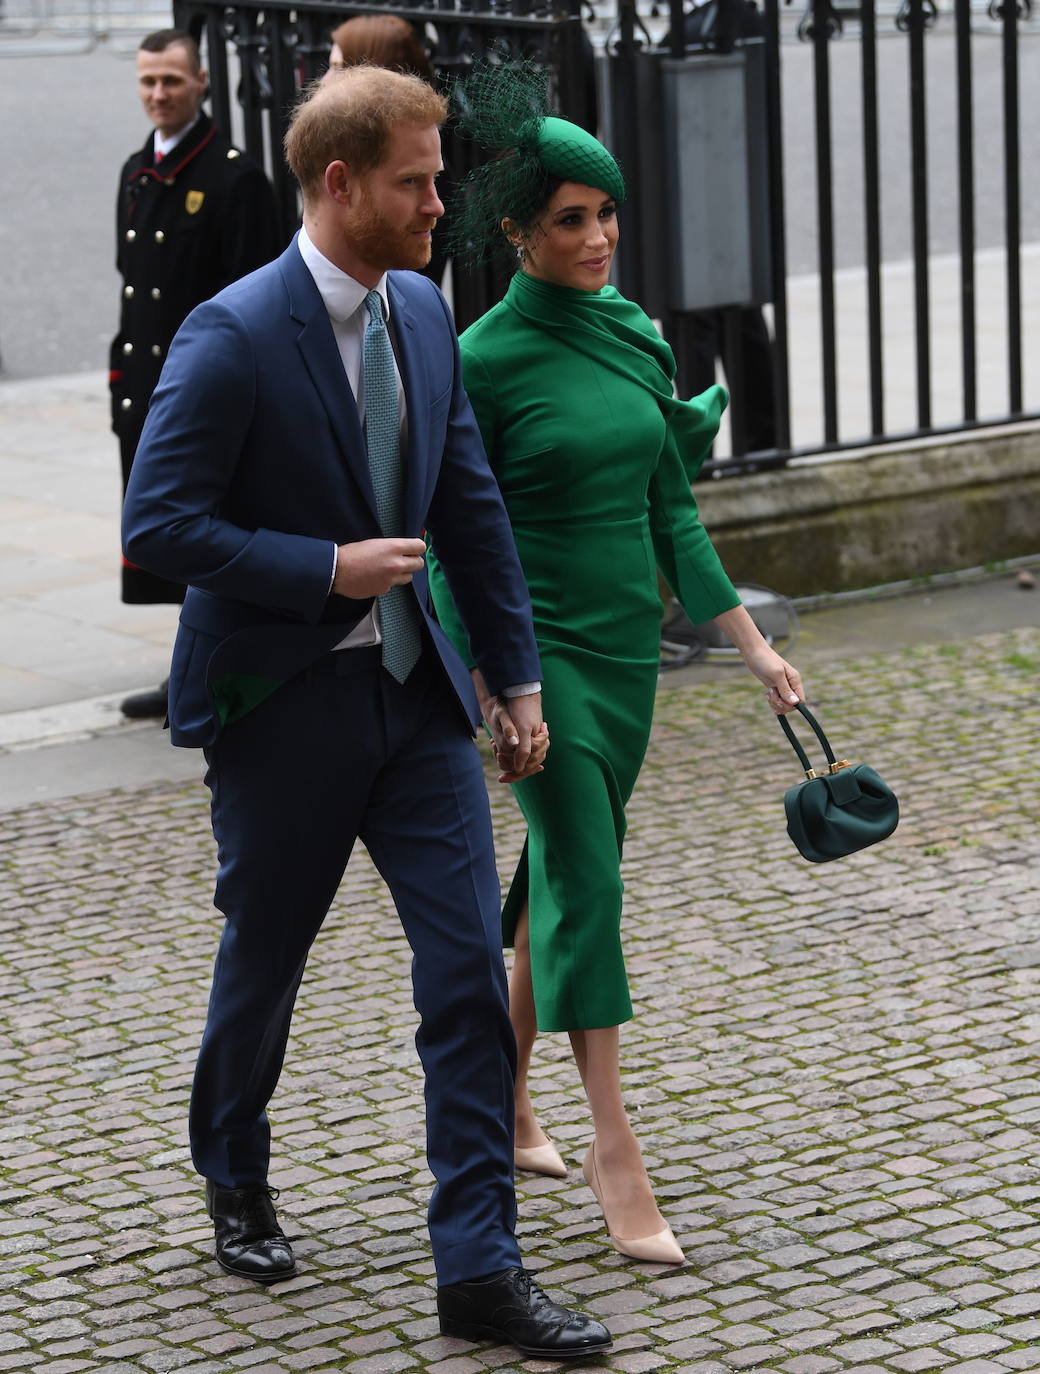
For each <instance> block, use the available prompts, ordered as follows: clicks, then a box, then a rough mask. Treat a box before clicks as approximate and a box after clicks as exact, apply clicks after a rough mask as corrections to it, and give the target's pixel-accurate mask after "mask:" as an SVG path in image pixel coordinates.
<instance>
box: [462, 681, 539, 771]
mask: <svg viewBox="0 0 1040 1374" xmlns="http://www.w3.org/2000/svg"><path fill="white" fill-rule="evenodd" d="M473 685H474V687H475V688H476V689H477V700H478V702H479V703H480V714H481V715H482V716H483V717H484V724H485V725H486V726H487V728H488V731H489V733H490V735H491V748H492V749H493V750H494V754H495V762H496V763H497V764H498V766H499V768H501V770H502V771H501V773H499V775H498V780H499V782H510V783H512V782H522V781H523V779H524V778H530V777H533V776H534V774H535V773H540V772H542V769H543V766H544V760H545V755H546V752H547V751H548V748H549V727H548V725H546V723H545V721H544V720H543V719H542V694H541V692H530V693H528V694H527V695H526V696H522V697H503V696H492V695H491V694H490V693H489V692H488V690H487V685H486V684H485V682H484V679H483V677H482V676H481V673H480V670H479V669H478V668H474V669H473Z"/></svg>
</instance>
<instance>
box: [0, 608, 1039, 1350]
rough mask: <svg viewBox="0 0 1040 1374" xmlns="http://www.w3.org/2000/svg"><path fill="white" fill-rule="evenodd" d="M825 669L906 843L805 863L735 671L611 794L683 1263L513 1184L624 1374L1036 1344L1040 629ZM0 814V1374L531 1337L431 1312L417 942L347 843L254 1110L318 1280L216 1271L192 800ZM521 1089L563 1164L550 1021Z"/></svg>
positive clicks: (751, 699)
mask: <svg viewBox="0 0 1040 1374" xmlns="http://www.w3.org/2000/svg"><path fill="white" fill-rule="evenodd" d="M814 678H815V680H814V682H813V683H812V684H811V687H812V689H813V700H814V702H815V704H816V705H817V706H818V707H819V709H820V713H821V715H822V718H823V721H824V723H825V724H826V725H827V726H828V727H830V730H831V733H832V736H833V737H834V741H835V744H836V745H838V746H839V747H840V748H841V749H842V750H843V751H846V752H851V753H853V756H854V757H856V758H859V759H863V760H867V761H869V762H871V763H872V764H874V765H875V766H876V767H877V768H878V769H879V771H881V772H882V773H883V774H884V775H885V776H886V777H887V778H888V779H889V781H890V782H891V783H892V784H893V785H894V786H895V787H896V789H897V791H898V792H899V793H900V795H901V798H902V802H903V810H904V819H903V822H902V824H901V826H900V829H899V830H898V831H897V833H896V835H895V836H894V837H893V838H892V840H890V841H889V842H887V843H886V844H884V845H882V846H879V847H877V848H876V849H873V850H868V851H866V852H865V853H863V854H860V855H856V856H854V857H852V858H850V859H848V860H845V861H843V862H840V863H837V864H832V865H824V866H821V867H816V866H811V865H808V864H806V863H805V862H804V861H803V860H801V859H800V858H799V857H798V856H797V855H796V854H795V851H794V849H793V848H792V847H791V845H790V843H789V841H788V840H787V838H786V835H785V834H784V829H783V819H782V806H781V795H782V792H783V789H784V788H785V787H786V786H787V785H789V784H790V783H791V782H793V781H795V780H796V778H797V776H798V773H797V764H796V762H795V759H794V756H793V754H792V753H791V751H790V749H789V747H788V745H787V744H786V742H785V741H784V738H783V736H782V734H781V733H780V730H779V728H778V727H777V726H776V725H775V724H774V723H773V721H772V720H771V718H770V717H769V716H768V714H767V713H766V711H765V709H764V707H763V705H762V703H761V698H760V696H759V694H758V693H757V692H756V691H755V690H754V688H753V686H751V685H749V684H748V683H747V682H746V681H745V680H743V678H742V675H741V674H740V673H739V672H735V673H734V675H733V677H732V678H731V679H727V680H726V681H725V682H724V683H723V684H722V685H721V686H720V685H717V684H716V683H713V682H707V681H705V682H701V683H696V682H695V683H694V685H692V686H684V687H682V688H678V689H668V690H666V691H664V692H663V693H662V695H661V701H660V707H659V713H658V723H657V726H656V729H655V734H654V738H653V742H652V746H651V753H650V757H649V762H648V766H647V768H646V770H645V772H644V776H643V779H642V781H641V783H640V787H639V790H638V793H637V796H636V799H635V800H634V802H633V805H632V807H631V813H630V819H631V828H630V840H629V848H628V855H627V884H628V889H627V931H628V935H627V945H628V950H629V953H630V963H631V973H632V978H633V984H634V992H635V996H636V1001H637V1015H636V1019H635V1020H634V1022H633V1023H632V1024H631V1026H630V1027H629V1028H628V1029H627V1032H626V1035H625V1045H626V1063H627V1073H626V1091H627V1098H628V1101H629V1103H630V1104H631V1107H632V1108H633V1109H634V1112H635V1114H636V1117H637V1119H638V1123H639V1126H638V1129H639V1131H640V1134H641V1137H642V1139H643V1141H644V1143H645V1149H646V1154H647V1159H648V1164H649V1167H650V1171H651V1174H652V1177H653V1178H654V1180H655V1183H656V1186H657V1189H658V1194H659V1197H660V1200H661V1203H662V1207H663V1209H664V1210H665V1212H666V1213H667V1215H668V1218H669V1220H670V1221H671V1224H672V1226H673V1227H674V1228H675V1230H676V1232H677V1233H678V1235H679V1237H680V1239H681V1241H682V1243H683V1244H684V1246H685V1248H686V1251H687V1254H688V1257H689V1262H688V1264H687V1265H686V1267H685V1268H683V1269H680V1270H671V1271H669V1270H660V1269H656V1268H654V1267H651V1266H641V1265H638V1264H635V1263H632V1262H629V1261H626V1260H624V1259H622V1258H621V1257H620V1256H619V1255H617V1254H615V1253H614V1252H612V1251H611V1250H609V1249H607V1248H606V1235H605V1232H604V1228H603V1224H602V1221H601V1218H600V1216H599V1214H598V1212H597V1209H596V1206H595V1203H594V1200H593V1198H592V1196H591V1194H590V1193H589V1192H588V1190H587V1189H586V1188H585V1187H584V1185H583V1184H582V1183H581V1182H580V1175H579V1174H578V1172H577V1170H576V1169H572V1174H571V1177H570V1178H569V1179H567V1180H565V1181H557V1180H549V1179H533V1178H529V1177H526V1178H524V1179H523V1180H522V1181H521V1184H520V1207H521V1214H522V1242H523V1246H524V1249H525V1253H526V1254H527V1256H528V1257H529V1259H530V1260H531V1262H532V1264H533V1266H534V1267H537V1268H539V1269H540V1271H541V1277H542V1279H543V1281H544V1282H545V1283H546V1284H547V1286H549V1287H550V1288H551V1289H552V1290H553V1291H555V1292H559V1293H562V1294H564V1295H566V1296H567V1297H568V1298H570V1299H573V1300H574V1301H575V1302H577V1303H580V1304H582V1305H584V1306H586V1307H587V1308H588V1309H589V1310H591V1311H593V1312H595V1313H596V1314H597V1315H599V1316H601V1317H603V1318H604V1319H605V1320H607V1322H608V1323H609V1324H610V1326H611V1327H612V1329H613V1331H614V1333H615V1346H614V1352H613V1353H612V1354H611V1355H610V1356H609V1357H608V1358H606V1359H605V1360H604V1362H603V1364H604V1365H605V1366H606V1367H607V1368H610V1369H615V1370H623V1371H632V1374H638V1371H644V1370H654V1369H663V1370H684V1371H688V1372H689V1374H716V1372H718V1374H728V1371H731V1370H742V1369H756V1370H764V1371H773V1370H777V1371H783V1372H784V1374H828V1371H831V1370H835V1371H838V1370H840V1371H845V1372H846V1374H851V1372H852V1371H855V1374H868V1372H872V1371H904V1372H905V1374H911V1372H912V1371H919V1370H931V1369H947V1370H957V1371H962V1374H989V1371H993V1374H1002V1371H1006V1370H1020V1369H1036V1368H1040V1245H1038V1241H1040V1161H1038V1159H1037V1144H1038V1133H1040V1079H1038V1075H1037V1048H1036V1042H1037V1040H1038V1038H1040V1000H1038V997H1037V993H1038V990H1040V864H1038V849H1040V846H1038V841H1037V831H1036V821H1037V811H1038V803H1040V787H1038V781H1037V770H1036V766H1035V763H1034V759H1033V752H1034V750H1035V744H1036V739H1037V736H1038V732H1040V685H1038V684H1040V630H1037V629H1020V630H1013V631H1008V632H1001V633H991V634H984V635H979V636H973V637H969V638H965V639H962V640H959V641H958V642H956V643H951V644H945V645H933V646H921V647H914V648H910V649H902V650H893V651H891V652H888V653H885V654H881V655H878V656H875V657H874V658H872V659H869V660H863V659H861V660H860V661H858V662H856V663H851V662H848V661H846V662H844V663H841V664H839V665H838V666H837V667H836V668H834V669H833V670H832V671H829V672H826V673H823V672H819V671H817V672H816V673H815V674H814ZM494 804H495V810H496V821H497V825H498V829H499V834H500V840H501V848H500V852H501V859H502V867H503V871H506V870H507V869H508V867H509V863H510V861H511V859H512V858H514V857H515V855H516V853H517V850H518V847H519V844H520V830H519V827H518V824H517V818H516V814H515V811H514V808H513V804H512V801H511V799H510V798H509V796H508V795H506V794H505V793H504V789H498V790H497V791H496V793H495V797H494ZM0 834H2V850H0V855H2V859H0V912H2V924H0V939H2V941H3V946H2V949H3V960H2V963H0V975H2V991H3V1000H2V1006H0V1077H2V1100H3V1103H4V1114H3V1118H2V1120H0V1142H2V1158H3V1170H2V1183H0V1256H2V1257H3V1259H2V1272H0V1370H18V1371H23V1370H24V1371H29V1370H37V1369H43V1370H47V1371H48V1372H49V1374H73V1372H74V1371H81V1370H83V1371H87V1370H105V1371H109V1374H116V1372H117V1371H148V1372H149V1374H154V1372H156V1371H165V1370H185V1371H191V1374H210V1371H237V1370H261V1371H297V1370H317V1371H322V1370H332V1369H347V1368H349V1369H350V1370H352V1371H353V1372H354V1374H392V1372H393V1371H398V1370H424V1371H425V1370H430V1371H437V1374H479V1371H481V1370H485V1369H498V1370H502V1369H507V1370H508V1369H517V1370H520V1369H523V1370H528V1371H539V1370H549V1369H551V1368H552V1367H553V1366H551V1365H548V1364H546V1363H544V1362H538V1361H523V1360H521V1359H520V1358H519V1357H517V1356H516V1355H515V1354H513V1353H512V1352H511V1351H509V1350H506V1349H491V1348H489V1347H487V1346H472V1345H470V1344H468V1343H466V1342H463V1341H459V1340H452V1339H445V1338H442V1337H441V1336H439V1335H438V1334H437V1330H436V1322H435V1319H434V1317H433V1316H432V1298H433V1294H432V1288H431V1278H432V1265H431V1262H430V1258H429V1253H428V1248H427V1241H426V1235H425V1230H424V1226H423V1220H422V1211H423V1205H424V1200H425V1195H426V1192H427V1188H428V1183H429V1180H428V1176H427V1174H426V1172H425V1168H424V1164H423V1158H422V1111H421V1099H420V1081H419V1077H418V1073H417V1069H416V1061H415V1056H414V1050H413V1047H412V1045H411V1037H412V1034H413V1031H414V1020H415V1017H414V1013H413V1011H412V1008H411V1005H410V1000H409V994H408V986H407V971H408V954H407V950H406V947H405V945H404V942H403V940H402V939H401V937H400V935H399V933H398V930H397V927H396V922H395V919H394V918H393V914H392V911H391V909H390V907H389V904H388V900H387V898H386V896H385V894H384V893H383V891H382V890H381V887H380V884H379V882H378V880H377V878H376V877H375V874H374V872H373V870H372V869H371V867H370V866H369V864H368V861H367V859H366V858H364V856H361V855H359V856H358V857H357V859H356V860H355V862H354V863H353V864H352V866H351V868H350V870H349V873H348V876H347V879H346V881H345V883H344V887H343V890H342V892H341V894H340V898H339V901H338V902H337V905H336V908H335V911H334V914H333V917H332V918H331V919H330V921H329V922H328V924H327V927H326V929H325V931H324V932H323V935H322V937H321V939H320V942H319V946H318V948H317V950H316V951H315V956H314V957H313V959H312V963H311V968H310V971H309V975H308V978H307V980H306V982H305V984H304V988H303V990H302V993H301V997H300V1002H299V1008H298V1014H297V1018H296V1022H295V1029H294V1039H293V1042H292V1044H291V1047H290V1055H289V1062H288V1066H287V1069H286V1072H285V1075H284V1077H283V1080H282V1084H281V1087H280V1090H279V1093H278V1096H277V1098H276V1102H275V1108H274V1111H273V1113H272V1116H273V1124H274V1133H275V1149H276V1154H275V1158H276V1173H275V1176H274V1177H273V1179H272V1182H273V1183H275V1184H277V1186H278V1187H280V1188H281V1189H282V1190H283V1192H282V1199H281V1203H280V1206H281V1210H282V1214H283V1216H284V1218H285V1219H286V1221H287V1229H288V1231H289V1232H290V1234H291V1235H292V1237H293V1238H294V1241H295V1244H296V1249H297V1252H298V1255H299V1258H300V1261H301V1272H300V1275H299V1277H297V1278H296V1279H294V1280H293V1281H291V1282H288V1283H285V1284H281V1285H278V1286H276V1287H274V1288H271V1289H269V1290H262V1289H259V1288H257V1287H254V1286H252V1285H250V1284H248V1283H246V1282H244V1281H240V1280H236V1279H233V1278H230V1277H227V1276H224V1275H222V1274H221V1273H219V1271H218V1270H217V1268H216V1265H215V1263H214V1261H213V1259H212V1257H211V1233H210V1229H209V1225H208V1223H207V1220H206V1217H205V1214H204V1212H203V1209H202V1207H201V1202H200V1195H199V1188H198V1184H197V1180H196V1179H195V1178H194V1176H193V1175H192V1172H191V1168H190V1164H189V1161H188V1153H187V1148H186V1141H185V1126H184V1115H185V1099H186V1095H187V1091H188V1085H189V1078H190V1073H191V1066H192V1060H193V1055H194V1051H195V1047H196V1043H197V1040H198V1036H199V1032H200V1027H201V1022H202V1015H203V1007H204V999H205V994H206V989H207V984H208V978H209V970H210V962H211V959H212V955H213V950H214V945H215V940H216V935H217V930H218V920H217V918H216V916H215V915H214V913H213V912H212V909H211V907H210V902H209V898H210V893H211V884H212V869H213V862H214V859H213V852H212V841H211V838H210V835H209V829H208V820H207V811H206V803H205V798H204V795H203V794H202V791H201V789H200V788H199V787H198V785H193V786H184V785H177V786H171V785H169V784H162V785H153V786H151V787H145V788H143V789H137V790H133V791H110V792H106V793H101V794H97V795H94V796H92V797H90V798H89V800H83V799H80V800H72V801H69V802H61V803H56V804H51V805H49V806H46V807H44V806H38V807H33V808H29V809H25V810H22V811H15V812H10V813H8V814H7V815H4V816H2V817H0ZM534 1081H535V1087H536V1092H537V1096H538V1101H539V1103H540V1106H541V1110H542V1114H543V1119H544V1121H545V1124H546V1125H547V1126H548V1127H549V1129H550V1131H551V1133H552V1135H553V1137H554V1139H555V1140H556V1141H557V1142H558V1144H559V1145H560V1147H561V1148H562V1149H563V1151H564V1153H565V1154H566V1156H567V1157H568V1159H569V1160H570V1161H571V1162H572V1163H576V1161H577V1160H578V1159H579V1157H580V1151H581V1149H582V1147H583V1145H584V1143H585V1141H586V1139H587V1137H588V1125H587V1120H586V1113H585V1109H584V1107H583V1100H582V1096H581V1093H580V1089H579V1086H578V1084H577V1081H576V1076H575V1073H574V1071H573V1068H572V1065H571V1063H570V1060H569V1055H568V1053H567V1051H566V1048H565V1044H564V1039H563V1037H560V1036H553V1037H547V1038H545V1040H544V1043H542V1044H541V1045H540V1050H539V1055H538V1059H537V1063H536V1070H535V1074H534ZM600 1367H602V1366H600ZM575 1374H579V1371H577V1370H575Z"/></svg>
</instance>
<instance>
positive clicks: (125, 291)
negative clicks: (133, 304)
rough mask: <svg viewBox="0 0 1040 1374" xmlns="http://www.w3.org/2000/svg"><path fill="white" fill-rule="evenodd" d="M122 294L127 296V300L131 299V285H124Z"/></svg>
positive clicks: (132, 295)
mask: <svg viewBox="0 0 1040 1374" xmlns="http://www.w3.org/2000/svg"><path fill="white" fill-rule="evenodd" d="M123 295H124V296H125V297H126V298H127V300H128V301H132V300H133V298H134V288H133V287H132V286H124V287H123Z"/></svg>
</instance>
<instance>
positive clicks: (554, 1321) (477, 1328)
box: [437, 1269, 610, 1360]
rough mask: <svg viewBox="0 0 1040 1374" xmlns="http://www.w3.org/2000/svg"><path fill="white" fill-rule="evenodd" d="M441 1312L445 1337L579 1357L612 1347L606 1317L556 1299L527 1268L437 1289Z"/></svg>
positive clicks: (545, 1355) (539, 1355)
mask: <svg viewBox="0 0 1040 1374" xmlns="http://www.w3.org/2000/svg"><path fill="white" fill-rule="evenodd" d="M437 1315H438V1317H439V1318H440V1326H441V1335H442V1336H458V1337H460V1338H461V1339H462V1340H464V1341H483V1340H496V1341H505V1342H506V1343H507V1344H509V1345H515V1346H516V1348H517V1350H519V1351H520V1352H521V1354H523V1355H531V1356H533V1357H534V1358H535V1359H543V1360H567V1359H575V1358H577V1357H578V1356H580V1355H598V1354H599V1353H600V1352H601V1351H604V1350H608V1349H609V1348H610V1332H609V1331H608V1330H607V1328H606V1327H605V1326H604V1325H603V1323H602V1322H598V1321H594V1320H593V1319H592V1317H586V1316H585V1315H584V1314H583V1313H581V1312H572V1311H571V1310H570V1308H568V1307H561V1306H560V1304H559V1303H558V1302H553V1300H552V1299H551V1298H549V1297H546V1295H545V1294H544V1293H543V1292H542V1290H541V1289H540V1288H539V1287H538V1285H537V1284H536V1283H535V1282H534V1280H533V1279H532V1278H531V1275H530V1274H529V1273H528V1272H527V1270H526V1269H505V1270H503V1271H502V1273H500V1274H491V1275H489V1276H488V1277H487V1278H485V1279H471V1280H469V1281H468V1282H466V1283H451V1284H447V1285H445V1286H444V1287H443V1288H438V1289H437Z"/></svg>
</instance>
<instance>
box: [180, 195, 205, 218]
mask: <svg viewBox="0 0 1040 1374" xmlns="http://www.w3.org/2000/svg"><path fill="white" fill-rule="evenodd" d="M205 199H206V192H205V191H189V192H188V194H187V195H186V196H185V197H184V208H185V210H187V212H188V214H189V215H197V214H198V213H199V211H200V210H201V209H202V202H203V201H204V200H205Z"/></svg>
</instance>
